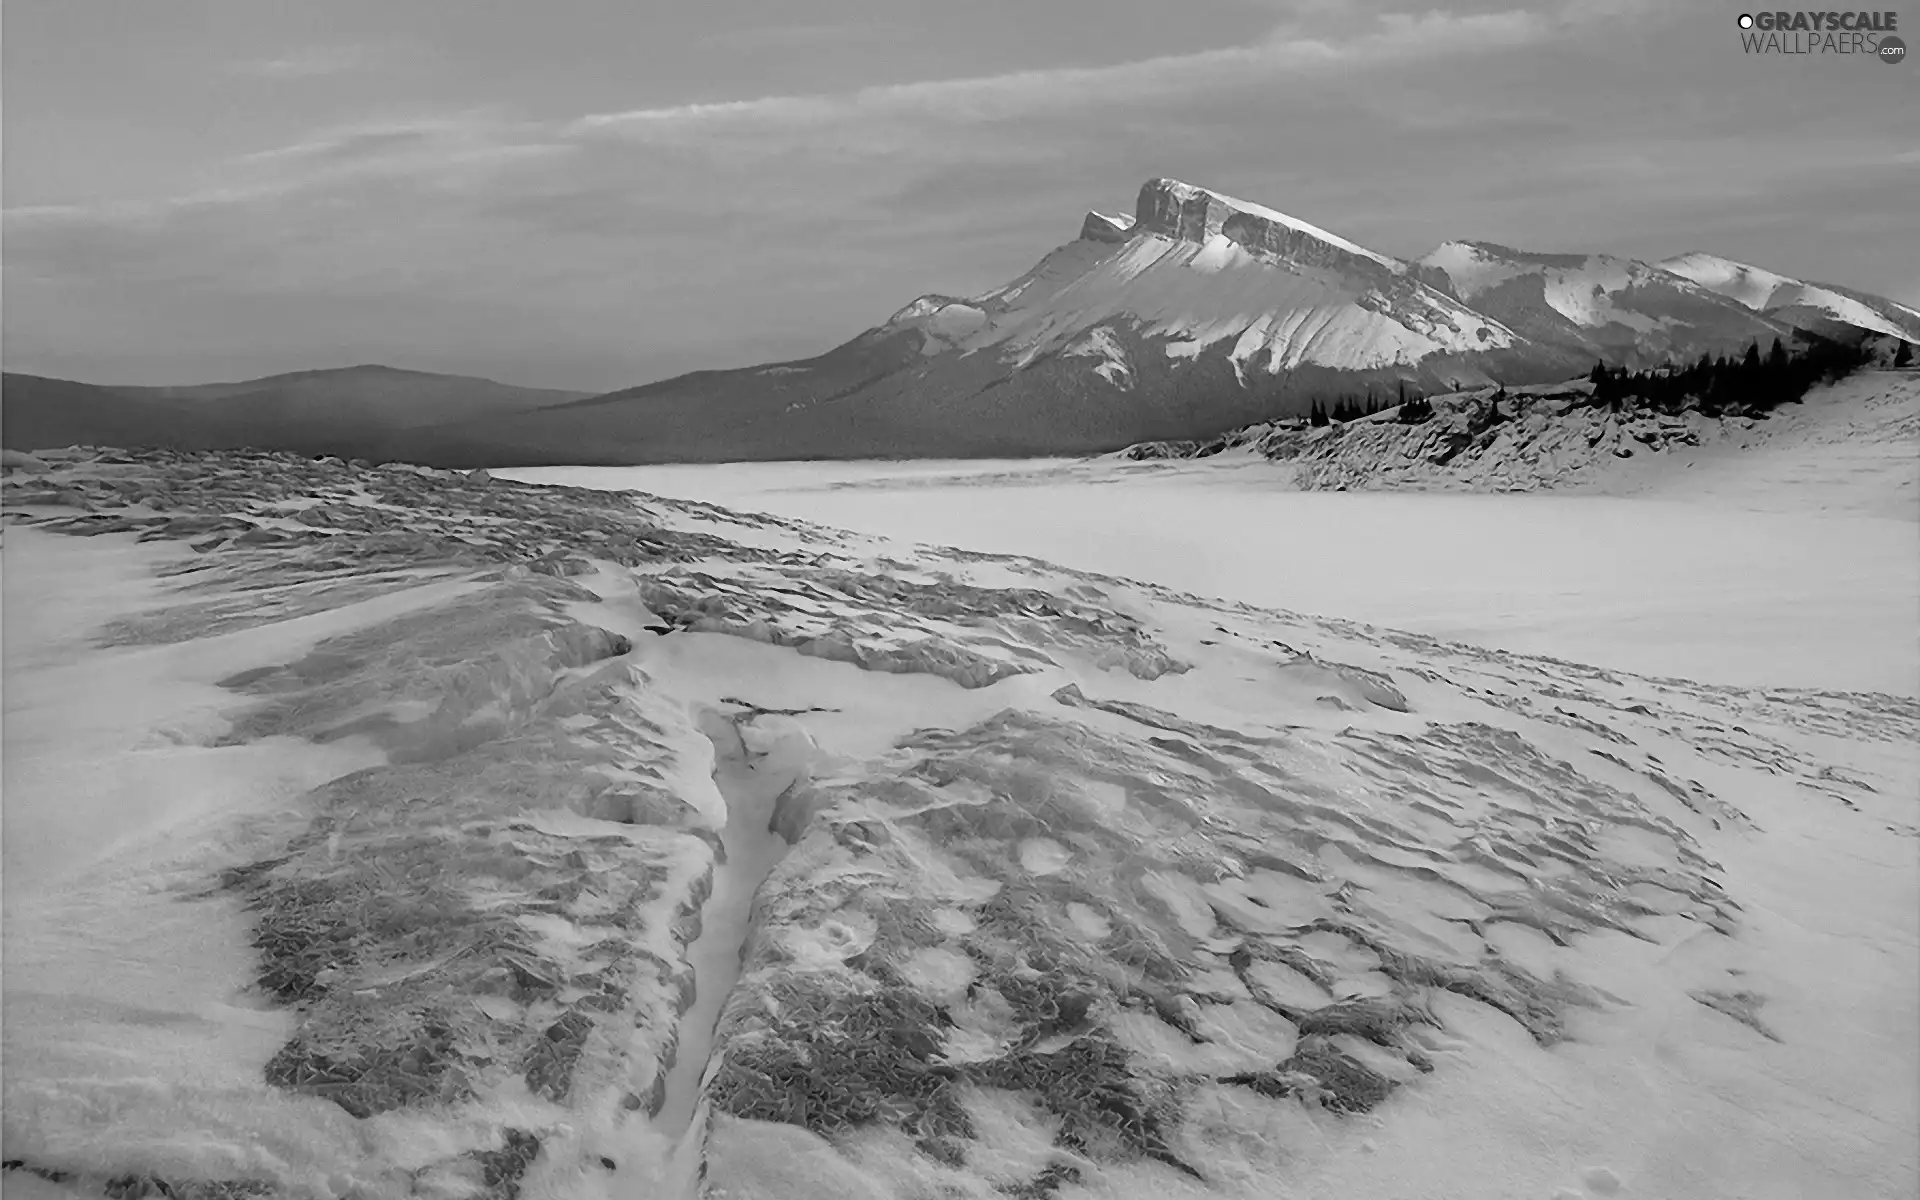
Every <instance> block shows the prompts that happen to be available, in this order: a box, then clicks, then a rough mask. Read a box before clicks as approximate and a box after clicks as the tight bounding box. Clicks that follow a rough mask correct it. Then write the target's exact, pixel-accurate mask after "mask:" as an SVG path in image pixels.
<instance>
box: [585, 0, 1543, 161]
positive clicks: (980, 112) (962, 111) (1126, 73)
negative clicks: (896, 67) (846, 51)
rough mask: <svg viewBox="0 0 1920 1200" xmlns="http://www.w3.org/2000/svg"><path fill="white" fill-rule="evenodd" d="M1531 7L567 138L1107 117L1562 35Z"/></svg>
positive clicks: (764, 102) (591, 123) (1423, 17)
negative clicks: (1255, 85)
mask: <svg viewBox="0 0 1920 1200" xmlns="http://www.w3.org/2000/svg"><path fill="white" fill-rule="evenodd" d="M1568 19H1569V18H1568V17H1565V16H1563V17H1560V18H1553V17H1548V16H1544V15H1541V14H1539V13H1537V12H1533V11H1529V10H1526V9H1511V10H1506V11H1502V12H1490V13H1475V14H1469V15H1464V16H1462V15H1452V14H1448V13H1443V12H1439V11H1431V12H1426V13H1419V14H1414V13H1385V14H1381V15H1379V16H1377V17H1376V18H1375V20H1374V25H1373V28H1371V29H1370V30H1368V31H1366V32H1363V33H1359V34H1349V35H1347V36H1327V35H1322V34H1319V33H1317V32H1314V29H1315V27H1314V26H1313V25H1310V24H1306V23H1302V22H1299V21H1293V20H1289V21H1287V22H1286V23H1284V24H1281V25H1279V26H1276V27H1275V28H1274V29H1273V30H1272V31H1271V32H1270V33H1269V34H1268V36H1266V37H1265V38H1263V39H1261V40H1260V41H1258V42H1255V43H1252V44H1249V45H1240V46H1227V47H1221V48H1218V49H1212V50H1202V51H1197V52H1194V53H1189V54H1176V55H1164V56H1158V57H1152V58H1144V59H1136V60H1133V61H1130V62H1122V63H1115V64H1112V65H1107V66H1095V67H1060V68H1052V69H1044V70H1031V71H1015V72H1008V73H1006V74H999V75H986V76H973V77H967V78H959V79H936V80H924V81H919V82H914V83H902V84H889V85H885V86H879V87H867V88H860V89H858V90H855V91H851V92H845V93H840V94H832V95H829V94H814V95H780V96H764V97H758V98H754V99H743V100H733V101H724V102H717V103H701V104H679V105H663V106H656V107H651V108H643V109H634V110H631V111H627V112H611V113H596V114H592V115H589V116H586V117H582V118H580V119H579V120H578V121H576V122H574V123H573V124H572V125H571V126H570V127H568V128H567V129H566V130H565V131H564V132H565V133H567V134H568V135H593V134H612V135H618V136H622V137H628V138H633V139H637V140H671V139H673V138H676V137H680V136H704V135H705V134H707V133H708V132H710V131H711V130H712V129H713V128H715V127H724V126H733V127H735V128H740V129H746V128H749V127H755V126H758V127H765V128H768V129H771V130H775V131H780V132H790V131H792V130H794V129H797V128H802V127H807V126H818V125H824V124H830V123H835V122H840V121H845V120H847V119H849V118H853V117H860V116H865V117H886V116H913V117H916V118H920V119H925V120H931V121H935V122H939V123H941V124H963V123H970V122H979V121H994V120H1006V119H1011V118H1014V117H1030V116H1035V115H1040V114H1043V113H1048V112H1062V111H1076V112H1086V111H1097V110H1098V109H1099V108H1101V107H1102V106H1104V105H1109V104H1113V103H1121V102H1124V103H1134V104H1137V103H1141V102H1145V101H1149V100H1152V99H1154V98H1156V97H1164V96H1168V95H1190V94H1192V93H1193V92H1195V91H1215V90H1224V89H1228V88H1231V87H1234V86H1239V85H1245V84H1247V83H1249V82H1255V81H1261V80H1270V79H1273V78H1275V77H1280V76H1286V75H1293V74H1301V73H1312V72H1321V71H1326V70H1331V69H1336V68H1339V67H1341V66H1344V65H1353V64H1357V65H1360V66H1363V67H1366V68H1369V69H1378V68H1381V67H1387V66H1391V65H1393V64H1395V63H1401V62H1407V61H1412V60H1420V59H1429V58H1438V57H1447V56H1454V55H1460V54H1470V53H1488V52H1498V51H1501V50H1509V49H1512V48H1514V47H1518V46H1524V45H1527V44H1530V43H1533V42H1537V41H1540V40H1542V39H1544V38H1546V37H1548V36H1550V35H1551V34H1552V33H1553V32H1554V31H1555V30H1556V29H1557V28H1560V27H1563V26H1564V25H1565V24H1566V22H1567V21H1568Z"/></svg>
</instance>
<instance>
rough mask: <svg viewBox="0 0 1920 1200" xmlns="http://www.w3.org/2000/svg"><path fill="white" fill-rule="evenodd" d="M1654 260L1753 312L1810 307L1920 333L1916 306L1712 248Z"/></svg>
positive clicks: (1870, 325) (1879, 328)
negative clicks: (1870, 298) (1873, 299)
mask: <svg viewBox="0 0 1920 1200" xmlns="http://www.w3.org/2000/svg"><path fill="white" fill-rule="evenodd" d="M1660 266H1661V267H1662V268H1663V269H1665V270H1668V271H1671V272H1673V273H1674V274H1676V275H1679V276H1682V277H1684V278H1686V279H1690V280H1692V281H1693V282H1695V283H1697V284H1699V285H1700V286H1701V287H1704V288H1706V289H1708V290H1709V291H1713V292H1718V293H1719V294H1720V295H1722V296H1726V297H1729V298H1730V299H1733V300H1736V301H1738V302H1739V303H1741V304H1744V305H1746V306H1747V307H1748V308H1751V309H1753V310H1755V311H1757V312H1773V311H1776V310H1781V309H1789V308H1811V309H1814V310H1815V311H1817V312H1821V313H1824V314H1826V315H1827V316H1829V317H1832V318H1833V319H1835V320H1838V321H1845V322H1847V323H1848V324H1851V325H1856V326H1858V327H1860V328H1861V329H1867V330H1871V331H1873V332H1874V333H1881V334H1886V335H1889V336H1891V337H1898V338H1905V339H1907V340H1913V339H1914V338H1916V337H1920V312H1916V311H1914V310H1913V309H1911V308H1908V307H1907V306H1906V305H1904V304H1897V303H1895V302H1893V301H1891V300H1883V301H1881V302H1880V303H1881V304H1884V305H1885V307H1884V308H1876V307H1874V306H1872V305H1868V304H1864V303H1862V302H1861V301H1859V300H1856V299H1854V298H1853V297H1851V296H1848V295H1844V294H1843V293H1841V292H1838V291H1835V290H1833V289H1832V288H1828V287H1823V286H1821V285H1820V284H1817V283H1808V282H1804V281H1802V280H1799V279H1794V278H1791V277H1789V276H1786V275H1780V274H1776V273H1775V272H1772V271H1768V270H1763V269H1762V268H1760V267H1754V266H1749V265H1747V264H1746V263H1741V262H1735V261H1733V260H1732V259H1728V258H1721V257H1719V256H1718V255H1714V254H1700V253H1695V254H1683V255H1681V256H1680V257H1678V258H1670V259H1668V260H1666V261H1665V262H1663V263H1661V264H1660Z"/></svg>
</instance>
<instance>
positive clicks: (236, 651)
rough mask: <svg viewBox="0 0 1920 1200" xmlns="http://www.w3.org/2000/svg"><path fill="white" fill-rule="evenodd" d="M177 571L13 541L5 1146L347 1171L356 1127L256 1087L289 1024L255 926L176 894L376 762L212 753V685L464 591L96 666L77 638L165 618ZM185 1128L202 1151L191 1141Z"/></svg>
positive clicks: (335, 752)
mask: <svg viewBox="0 0 1920 1200" xmlns="http://www.w3.org/2000/svg"><path fill="white" fill-rule="evenodd" d="M178 553H179V552H178V551H177V550H175V549H172V548H166V549H160V548H155V547H149V546H141V545H132V544H114V543H112V542H107V541H104V540H102V541H90V540H85V539H79V538H67V537H58V536H54V535H51V534H47V533H42V532H40V531H38V530H34V529H24V528H9V529H8V530H7V533H6V547H5V560H4V561H5V580H6V597H5V599H6V646H5V661H6V726H5V739H6V742H5V744H6V757H5V763H4V770H5V780H4V791H5V796H6V859H5V876H4V886H5V917H4V925H5V942H6V950H7V963H6V1017H7V1019H6V1025H5V1033H4V1038H5V1052H6V1076H5V1080H6V1097H5V1111H6V1123H5V1138H6V1144H7V1146H8V1147H9V1148H12V1147H15V1146H17V1145H23V1144H24V1145H36V1146H51V1147H53V1148H55V1150H56V1151H57V1150H59V1149H61V1148H64V1147H69V1146H72V1147H80V1146H87V1145H99V1144H101V1143H100V1141H99V1139H101V1138H103V1137H104V1138H105V1139H106V1143H107V1144H110V1145H112V1146H113V1159H114V1161H112V1162H108V1163H103V1164H101V1165H102V1166H103V1167H104V1168H108V1169H114V1168H119V1169H126V1170H141V1171H153V1172H155V1173H165V1172H167V1171H169V1170H171V1169H174V1168H176V1167H180V1166H183V1165H184V1164H185V1163H187V1162H189V1161H191V1162H192V1164H193V1167H192V1168H189V1169H199V1170H204V1169H206V1164H207V1163H208V1162H214V1163H218V1164H220V1165H221V1166H224V1167H225V1168H226V1169H227V1170H228V1171H229V1172H230V1173H232V1174H235V1175H245V1174H249V1173H251V1172H254V1171H257V1170H261V1169H263V1168H270V1167H271V1165H272V1164H275V1163H286V1162H289V1161H291V1162H299V1161H302V1160H308V1159H311V1158H313V1157H316V1156H317V1157H320V1158H322V1159H324V1158H325V1157H327V1156H328V1155H329V1154H332V1155H335V1156H339V1155H341V1154H343V1153H344V1152H345V1150H346V1147H347V1146H348V1145H350V1144H351V1140H352V1138H351V1131H350V1129H348V1128H347V1126H348V1125H349V1124H350V1122H347V1121H346V1120H345V1119H344V1114H341V1113H340V1112H339V1110H337V1109H334V1108H333V1107H332V1106H331V1105H327V1104H324V1103H321V1102H317V1101H313V1100H311V1099H307V1098H302V1097H297V1096H290V1095H289V1094H287V1093H284V1092H279V1091H276V1090H274V1089H272V1088H269V1087H268V1086H267V1085H266V1083H265V1080H264V1077H263V1072H262V1068H263V1067H264V1065H265V1063H266V1062H267V1060H268V1059H269V1058H270V1057H271V1056H272V1054H273V1053H274V1052H275V1051H276V1050H277V1049H278V1048H279V1046H280V1044H281V1043H282V1042H284V1041H285V1039H286V1036H287V1031H288V1028H289V1021H288V1017H287V1015H286V1014H285V1013H283V1012H278V1011H271V1010H263V1009H262V1008H260V1006H259V1005H258V1003H257V1002H256V1001H254V1000H252V999H250V998H249V997H248V996H247V994H246V993H247V986H248V984H249V983H250V982H251V976H252V974H253V961H252V954H251V952H250V951H249V950H248V949H247V940H248V923H247V921H246V920H245V919H244V918H243V916H242V914H241V913H240V912H239V910H238V906H237V904H235V903H233V902H232V901H230V900H189V899H185V898H183V895H182V888H183V887H186V886H191V885H193V884H195V883H196V882H198V876H197V872H195V871H194V870H192V869H191V864H194V863H199V862H203V861H204V860H205V858H206V857H207V856H208V855H210V854H217V853H219V851H220V850H222V849H227V850H233V849H236V848H239V847H241V846H245V845H249V844H251V842H250V839H251V838H252V837H254V836H257V835H256V834H254V833H253V832H252V831H253V830H255V829H257V828H260V827H261V823H263V822H266V823H270V822H271V821H272V819H273V818H274V817H275V816H277V815H278V814H280V813H282V812H284V811H285V810H286V809H287V808H288V807H289V806H290V805H291V804H292V803H293V802H294V801H295V800H297V799H298V797H300V796H301V795H302V794H304V793H305V792H306V791H308V790H309V789H311V788H313V787H316V786H318V785H319V784H321V783H324V782H326V781H327V780H329V779H333V778H335V777H337V776H339V775H342V774H345V773H347V772H349V771H354V770H358V769H360V768H362V767H366V766H369V765H372V764H373V763H376V762H378V761H380V760H381V757H382V756H381V755H380V753H379V751H378V750H377V749H375V748H374V747H372V746H371V745H369V744H367V743H366V742H365V741H364V740H362V739H358V738H343V739H340V740H339V741H336V742H334V743H332V744H330V745H326V746H319V745H314V744H310V743H307V742H303V741H298V740H295V739H292V738H283V737H276V738H269V739H264V740H261V741H257V742H253V743H250V744H247V745H243V746H229V747H213V746H208V745H205V744H204V743H205V742H207V741H210V740H212V739H213V738H214V737H215V736H217V735H218V734H219V733H220V732H222V731H223V730H224V729H225V727H226V722H225V721H224V720H223V718H222V716H221V713H222V711H223V710H226V709H230V708H231V707H232V695H231V693H227V692H224V691H222V690H221V689H218V688H216V687H214V686H213V681H214V680H216V679H219V678H222V677H224V676H227V675H231V674H233V673H235V672H237V671H241V670H245V669H247V668H250V667H254V666H258V665H262V664H264V663H270V662H271V663H277V662H281V661H284V660H285V659H286V658H287V657H297V656H298V655H299V654H301V653H303V652H304V650H305V648H306V647H308V646H310V645H311V644H312V643H313V642H314V641H316V640H318V639H319V638H321V637H324V636H328V635H330V634H333V633H337V632H341V631H343V630H345V629H349V628H353V627H355V626H356V625H357V624H360V623H365V622H371V621H374V620H379V619H384V618H386V617H390V616H393V615H395V614H397V613H399V612H402V611H405V610H406V609H407V608H409V607H412V606H414V605H416V604H420V603H424V602H428V601H431V600H436V599H444V598H445V597H447V596H448V595H452V594H457V592H458V590H459V589H458V588H457V586H456V587H450V586H449V585H427V586H424V587H420V588H416V589H411V590H410V591H407V592H401V593H397V594H395V595H391V596H388V597H383V598H381V599H377V600H372V601H367V602H364V603H362V604H358V605H352V606H349V607H347V608H342V609H338V610H335V611H334V612H331V613H326V614H320V615H316V616H312V617H307V618H299V619H295V620H291V621H286V622H282V623H280V624H278V625H272V626H266V627H263V628H258V629H251V630H243V631H240V632H236V633H231V634H226V635H221V636H216V637H212V638H206V639H202V640H199V641H196V642H191V643H184V644H179V645H172V646H155V647H136V648H123V649H116V650H108V651H99V650H95V649H93V648H92V647H91V646H90V645H89V644H88V642H87V640H86V635H87V634H88V633H89V632H90V631H91V630H92V629H93V628H94V627H96V626H97V625H99V624H100V623H101V622H102V621H103V620H104V619H105V618H106V617H108V616H110V615H112V616H118V615H124V614H126V613H129V612H133V611H138V610H139V609H141V608H143V607H147V606H150V605H151V604H152V603H153V602H154V601H155V599H156V597H157V594H158V588H157V586H156V583H155V581H154V580H153V579H152V578H151V575H150V572H151V571H152V570H153V569H154V568H156V567H158V566H160V565H163V564H166V563H168V562H170V561H172V560H173V559H175V558H177V557H178ZM184 1127H192V1128H196V1129H198V1130H200V1131H201V1134H200V1136H201V1138H202V1144H201V1145H199V1146H197V1147H187V1146H183V1145H181V1144H180V1141H179V1138H178V1131H179V1130H180V1129H181V1128H184ZM319 1182H320V1183H322V1184H324V1177H322V1179H321V1180H320V1181H319ZM7 1186H8V1190H9V1191H11V1190H12V1188H13V1186H14V1182H13V1180H12V1179H9V1181H8V1185H7Z"/></svg>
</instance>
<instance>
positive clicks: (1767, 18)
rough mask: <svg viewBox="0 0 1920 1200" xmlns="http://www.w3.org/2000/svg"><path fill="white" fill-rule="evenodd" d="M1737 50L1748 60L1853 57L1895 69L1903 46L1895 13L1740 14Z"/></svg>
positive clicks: (1903, 56)
mask: <svg viewBox="0 0 1920 1200" xmlns="http://www.w3.org/2000/svg"><path fill="white" fill-rule="evenodd" d="M1738 24H1739V26H1740V46H1741V49H1743V50H1745V51H1746V52H1747V53H1748V54H1857V55H1859V56H1861V57H1862V58H1877V59H1879V60H1880V61H1881V62H1889V63H1897V62H1905V61H1906V59H1907V44H1906V43H1905V42H1903V41H1901V40H1900V38H1899V36H1898V35H1897V33H1896V32H1895V31H1896V30H1898V29H1899V28H1900V14H1899V13H1896V12H1763V13H1741V14H1740V19H1739V22H1738Z"/></svg>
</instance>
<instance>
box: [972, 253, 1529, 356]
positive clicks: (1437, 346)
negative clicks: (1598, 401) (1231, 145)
mask: <svg viewBox="0 0 1920 1200" xmlns="http://www.w3.org/2000/svg"><path fill="white" fill-rule="evenodd" d="M1081 244H1085V243H1081ZM1102 249H1106V250H1109V251H1111V252H1110V253H1108V254H1107V255H1105V256H1104V257H1102V258H1101V259H1100V260H1099V261H1097V262H1095V263H1092V264H1090V265H1089V264H1084V263H1078V264H1076V265H1078V266H1080V268H1081V269H1080V270H1078V271H1076V272H1074V273H1073V274H1071V275H1070V276H1068V277H1066V278H1065V279H1064V280H1063V279H1061V278H1060V273H1058V272H1055V271H1053V270H1050V269H1049V270H1046V271H1044V272H1042V273H1040V274H1037V275H1036V276H1035V277H1034V278H1033V279H1031V280H1023V281H1022V282H1021V283H1020V284H1018V285H1015V287H1014V288H1013V289H1011V290H1010V291H1009V292H1008V293H1007V294H1006V295H1005V296H1004V297H1003V299H1004V300H1005V301H1007V302H1008V303H1009V304H1011V302H1012V301H1013V300H1014V298H1015V296H1016V295H1017V297H1018V300H1019V303H1018V304H1014V305H1011V306H1010V307H1007V308H1003V309H1001V310H1000V311H997V312H994V313H992V315H991V317H990V319H989V321H988V322H987V324H986V325H985V326H984V327H983V328H982V329H980V330H979V331H978V332H977V333H975V334H973V335H972V336H971V337H970V338H968V339H967V340H966V341H965V342H964V343H963V345H964V346H965V347H966V348H967V349H969V350H975V351H977V350H983V349H987V348H991V347H1004V351H1003V352H1004V353H1007V354H1008V355H1009V356H1011V357H1012V358H1013V359H1014V360H1015V361H1018V362H1027V361H1031V360H1032V359H1034V358H1037V357H1039V356H1040V355H1041V354H1042V353H1044V352H1045V351H1047V350H1048V349H1050V348H1052V347H1054V346H1056V345H1059V344H1060V343H1062V342H1063V341H1068V340H1070V339H1075V338H1078V337H1081V336H1082V335H1083V334H1084V332H1085V331H1087V330H1089V329H1092V328H1095V327H1097V326H1100V325H1102V324H1108V323H1111V322H1114V321H1118V320H1127V321H1131V322H1133V323H1135V324H1137V325H1138V326H1139V328H1140V329H1141V331H1142V332H1143V333H1145V334H1147V335H1150V336H1161V337H1166V338H1169V339H1172V340H1171V341H1169V343H1168V345H1167V353H1168V355H1169V356H1172V357H1187V356H1192V355H1195V354H1198V353H1199V352H1200V351H1201V350H1202V349H1204V348H1205V347H1207V346H1211V345H1213V344H1214V343H1216V342H1219V341H1222V340H1224V339H1227V338H1234V339H1237V340H1236V342H1235V345H1234V351H1233V357H1234V361H1235V363H1236V365H1239V364H1256V365H1258V366H1259V367H1260V369H1262V370H1265V371H1267V372H1269V373H1275V372H1279V371H1283V370H1288V369H1291V368H1294V367H1297V366H1301V365H1303V364H1312V365H1316V366H1324V367H1330V368H1346V369H1367V368H1374V367H1383V366H1390V365H1393V364H1396V363H1412V362H1417V361H1419V360H1420V359H1421V358H1424V357H1425V356H1427V355H1429V354H1434V353H1440V352H1445V351H1464V350H1484V349H1489V348H1496V347H1503V346H1509V345H1512V344H1513V342H1514V340H1515V339H1514V336H1513V334H1512V333H1511V332H1510V331H1508V330H1507V329H1505V328H1504V327H1502V326H1500V325H1498V324H1496V323H1494V322H1491V321H1488V320H1487V319H1485V318H1483V317H1479V316H1477V315H1475V314H1473V313H1471V312H1469V311H1467V310H1466V309H1464V308H1461V307H1460V306H1459V305H1457V304H1454V303H1453V302H1451V301H1449V300H1447V299H1445V298H1444V297H1442V296H1440V295H1438V294H1437V293H1433V292H1431V291H1429V290H1427V289H1421V290H1420V298H1421V301H1422V303H1424V304H1426V305H1428V306H1430V307H1431V311H1428V310H1427V309H1423V308H1422V307H1421V306H1420V304H1410V305H1402V306H1395V307H1391V308H1389V309H1388V311H1385V312H1383V311H1380V308H1379V307H1376V306H1371V305H1362V304H1360V303H1358V301H1359V300H1361V299H1363V298H1365V297H1367V296H1368V295H1369V294H1370V292H1371V290H1372V288H1371V284H1361V283H1357V282H1355V281H1352V280H1349V279H1346V278H1344V277H1342V276H1341V275H1340V274H1339V273H1337V272H1334V271H1328V270H1324V269H1318V268H1308V267H1300V266H1295V265H1292V264H1287V263H1276V262H1273V261H1271V260H1269V259H1267V258H1265V257H1264V256H1261V255H1257V254H1254V253H1252V252H1250V251H1248V250H1247V249H1246V248H1245V247H1242V246H1241V245H1239V244H1238V243H1237V242H1234V241H1233V240H1232V239H1230V238H1227V237H1224V236H1215V237H1212V238H1209V239H1208V240H1207V241H1206V242H1204V243H1194V242H1189V241H1183V240H1180V239H1177V238H1168V237H1162V236H1159V235H1157V234H1142V235H1140V236H1138V237H1135V238H1133V239H1132V240H1131V241H1129V242H1127V243H1126V244H1125V245H1123V246H1119V247H1102ZM1263 360H1264V361H1263Z"/></svg>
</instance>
